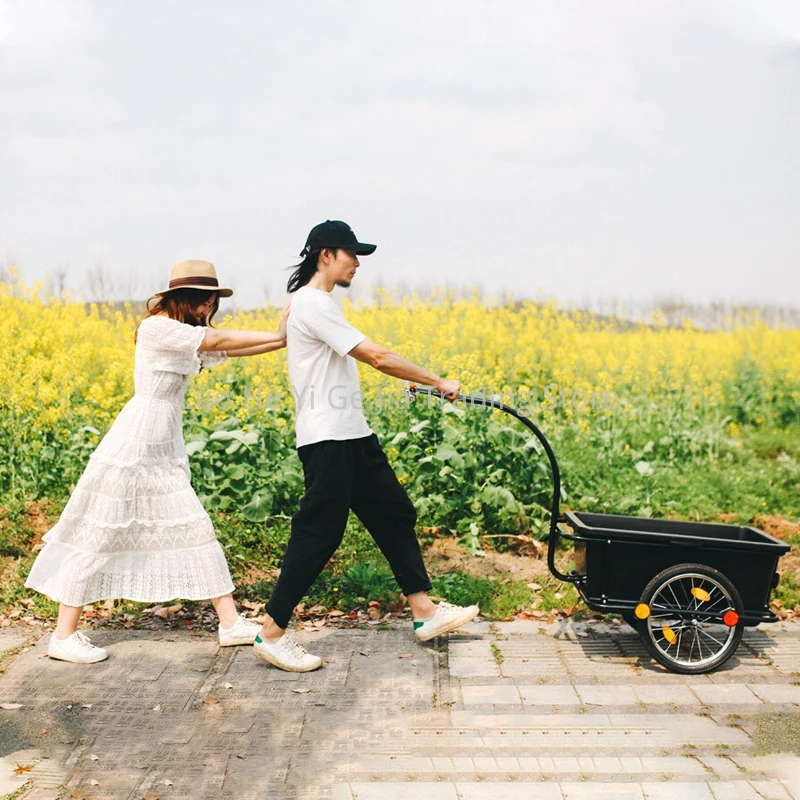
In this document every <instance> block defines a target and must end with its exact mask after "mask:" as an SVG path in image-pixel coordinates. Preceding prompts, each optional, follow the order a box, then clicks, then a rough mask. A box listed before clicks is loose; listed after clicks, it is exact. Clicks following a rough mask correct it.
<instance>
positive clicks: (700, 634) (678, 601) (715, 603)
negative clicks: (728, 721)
mask: <svg viewBox="0 0 800 800" xmlns="http://www.w3.org/2000/svg"><path fill="white" fill-rule="evenodd" d="M636 614H637V616H638V617H639V619H640V622H639V625H638V630H639V633H640V635H641V637H642V639H643V641H644V644H645V646H646V647H647V649H648V650H649V651H650V654H651V655H652V656H653V658H654V659H655V660H656V661H658V663H659V664H661V665H662V666H664V667H666V668H667V669H668V670H670V671H671V672H680V673H682V674H684V675H699V674H701V673H704V672H711V671H713V670H715V669H717V668H718V667H720V666H721V665H722V664H724V663H725V662H726V661H727V660H728V659H729V658H730V657H731V656H732V655H733V654H734V652H735V651H736V648H737V647H738V646H739V642H740V641H741V639H742V633H743V630H744V624H743V623H742V622H740V618H741V615H742V600H741V598H740V597H739V592H738V591H737V590H736V587H735V586H734V585H733V584H732V583H731V582H730V580H728V578H726V577H725V576H724V575H723V574H722V573H721V572H719V570H716V569H713V568H712V567H707V566H705V565H704V564H678V565H676V566H674V567H669V568H668V569H665V570H664V571H663V572H660V573H659V574H658V575H656V576H655V578H653V580H651V581H650V583H648V584H647V586H646V587H645V589H644V592H643V593H642V597H641V600H640V605H639V607H638V608H637V612H636Z"/></svg>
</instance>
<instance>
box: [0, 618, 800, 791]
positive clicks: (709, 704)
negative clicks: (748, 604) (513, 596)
mask: <svg viewBox="0 0 800 800" xmlns="http://www.w3.org/2000/svg"><path fill="white" fill-rule="evenodd" d="M46 638H47V637H45V638H44V639H42V640H41V641H40V642H39V643H38V644H37V645H36V646H35V647H34V648H32V649H31V650H29V651H27V652H24V653H23V654H22V655H20V656H18V657H17V659H16V661H15V662H14V663H13V664H12V665H11V666H10V667H9V669H8V670H7V672H6V673H5V674H4V675H2V676H0V702H6V703H21V704H22V705H23V708H21V709H19V710H16V711H2V710H0V756H4V757H5V758H4V760H3V761H2V763H0V796H2V793H3V792H10V791H12V790H13V789H14V788H15V787H17V786H20V785H22V783H23V782H24V781H25V780H28V781H29V782H28V784H27V786H28V789H27V792H26V793H25V794H24V795H23V797H24V798H25V799H26V800H53V799H54V798H60V797H65V798H66V797H71V796H75V795H74V794H73V793H74V792H75V791H76V790H77V796H78V797H85V798H87V800H89V799H90V798H98V800H99V798H114V800H133V799H134V798H141V797H144V795H145V794H146V793H148V792H151V793H153V794H154V795H155V796H157V797H159V798H161V799H162V800H166V799H167V798H176V799H177V798H184V799H185V800H206V798H207V799H208V800H212V798H213V799H214V800H217V798H225V799H228V798H230V800H250V799H251V798H252V800H256V799H258V800H265V799H266V798H268V799H269V800H273V799H275V800H281V799H282V798H287V799H288V798H292V799H293V800H294V798H322V797H329V798H334V800H383V799H384V798H391V800H404V798H409V800H428V799H429V798H430V800H488V798H491V800H517V798H525V800H529V799H530V798H533V799H534V800H538V799H541V800H550V799H551V798H552V799H553V800H556V799H558V800H584V799H585V798H603V800H609V799H610V798H647V800H661V798H669V800H694V799H695V798H697V800H701V799H702V800H728V798H736V799H737V800H738V798H741V799H742V800H745V799H749V798H782V799H783V800H788V799H789V798H795V800H800V766H799V765H800V757H799V754H800V624H788V623H787V624H782V625H776V626H764V627H763V628H762V629H758V630H754V631H748V632H747V633H746V634H745V637H744V640H743V644H742V646H741V647H740V649H739V652H738V654H737V656H735V657H734V658H733V659H732V660H731V661H730V662H729V664H728V665H726V667H725V668H723V669H722V670H721V671H719V672H717V673H714V674H712V675H710V676H699V677H684V676H678V675H673V674H670V673H667V672H665V671H664V670H663V669H661V668H660V667H658V666H657V665H655V664H653V663H652V662H651V661H650V659H649V658H648V656H647V655H646V653H645V651H644V648H643V646H642V645H641V644H640V641H639V639H638V637H637V636H636V635H635V634H634V633H633V632H632V631H631V629H630V628H628V627H627V626H625V625H622V626H619V627H615V626H606V625H599V624H598V625H579V624H578V625H572V624H571V623H556V624H554V625H552V626H549V627H547V626H545V625H540V624H538V623H532V622H512V623H499V624H489V623H479V624H474V625H472V626H471V627H470V629H469V630H468V631H467V632H466V633H463V634H460V635H454V636H451V637H450V638H449V640H446V639H442V640H439V641H436V642H433V643H429V644H427V645H419V644H417V643H416V642H415V641H414V640H413V636H412V634H411V631H410V630H409V629H408V628H403V629H402V630H392V631H378V630H375V629H370V630H344V629H342V630H333V629H329V628H323V629H322V630H320V631H319V632H317V633H314V634H310V633H306V632H300V633H299V634H298V638H300V639H301V640H302V641H304V642H305V643H306V644H307V645H308V646H309V648H310V649H311V650H312V651H313V652H316V653H319V654H320V655H322V656H323V658H324V659H325V662H326V663H325V667H324V669H323V670H321V671H320V672H317V673H311V674H306V675H297V674H290V673H284V672H280V671H278V670H276V669H273V668H271V667H269V666H267V665H266V664H264V663H263V662H261V661H259V660H257V659H256V658H255V657H254V656H253V654H252V652H251V651H250V649H249V648H225V649H220V648H218V647H217V646H216V644H215V642H214V641H213V639H212V638H211V637H209V636H207V635H199V636H195V635H192V634H190V633H187V632H180V633H171V632H170V633H167V632H164V633H153V632H149V631H148V632H144V631H138V632H136V631H124V632H121V631H120V632H118V631H111V630H109V631H98V632H96V634H95V635H94V637H93V638H94V640H95V641H96V643H98V644H101V645H103V646H108V647H109V648H110V651H111V654H112V657H111V658H110V659H109V660H108V661H107V662H104V663H102V664H97V665H93V666H91V667H82V666H79V665H73V664H65V663H60V662H53V661H50V660H49V659H47V658H42V657H40V656H41V654H42V653H43V652H44V650H45V647H46ZM409 654H410V656H409ZM400 656H403V657H400ZM298 690H300V691H298ZM306 690H307V691H306ZM214 701H216V702H214ZM45 730H46V733H43V731H45ZM780 751H793V752H794V753H795V755H792V754H791V752H784V753H783V754H777V753H779V752H780ZM770 753H771V754H770ZM18 765H23V766H32V769H31V770H30V771H29V772H26V773H24V774H22V775H13V774H12V769H13V767H14V766H18ZM168 782H169V783H168Z"/></svg>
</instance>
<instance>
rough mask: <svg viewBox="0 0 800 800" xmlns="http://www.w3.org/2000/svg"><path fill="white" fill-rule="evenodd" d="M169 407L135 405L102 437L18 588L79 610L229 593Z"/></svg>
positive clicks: (174, 410) (176, 412) (173, 408)
mask: <svg viewBox="0 0 800 800" xmlns="http://www.w3.org/2000/svg"><path fill="white" fill-rule="evenodd" d="M181 424H182V423H181V407H180V405H178V404H176V403H173V402H166V401H161V400H155V399H152V398H139V397H136V396H134V398H133V399H132V400H131V401H130V402H129V403H128V404H127V405H126V406H125V408H124V409H123V410H122V412H121V413H120V415H119V417H118V418H117V419H116V420H115V422H114V424H113V425H112V427H111V428H110V430H109V431H108V433H107V434H106V436H105V438H104V439H103V441H102V442H101V443H100V445H99V446H98V448H97V450H95V452H94V453H93V454H92V456H91V458H90V460H89V464H88V465H87V467H86V470H85V471H84V473H83V475H82V476H81V478H80V480H79V481H78V484H77V486H76V487H75V490H74V491H73V493H72V496H71V497H70V499H69V502H68V503H67V505H66V507H65V508H64V511H63V513H62V514H61V517H60V519H59V520H58V522H57V523H56V525H55V526H54V527H53V528H52V529H51V530H50V531H49V532H48V533H47V534H46V535H45V536H44V542H45V547H44V549H43V550H42V551H41V552H40V553H39V556H38V557H37V559H36V561H35V562H34V565H33V567H32V569H31V572H30V575H29V576H28V579H27V581H26V582H25V585H26V586H28V587H30V588H32V589H36V590H37V591H39V592H41V593H43V594H45V595H47V596H48V597H50V598H52V599H53V600H56V601H58V602H61V603H65V604H67V605H70V606H83V605H86V604H87V603H94V602H97V601H99V600H107V599H111V598H114V599H116V598H125V599H128V600H136V601H140V602H145V603H155V602H163V601H166V600H172V599H175V598H182V599H186V600H203V599H207V598H210V597H218V596H220V595H224V594H227V593H228V592H232V591H233V589H234V587H233V583H232V581H231V576H230V572H229V570H228V565H227V563H226V561H225V555H224V553H223V552H222V548H221V547H220V544H219V542H218V541H217V537H216V535H215V533H214V528H213V525H212V524H211V520H210V519H209V516H208V514H207V513H206V511H205V510H204V509H203V506H202V504H201V503H200V500H199V499H198V497H197V495H196V494H195V492H194V490H193V489H192V486H191V483H190V480H189V479H190V472H189V464H188V459H187V456H186V447H185V445H184V442H183V433H182V427H181Z"/></svg>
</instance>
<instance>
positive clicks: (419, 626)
mask: <svg viewBox="0 0 800 800" xmlns="http://www.w3.org/2000/svg"><path fill="white" fill-rule="evenodd" d="M479 611H480V609H479V608H478V606H454V605H451V604H450V603H445V602H441V603H439V605H438V606H437V607H436V613H435V614H434V615H433V616H432V617H431V618H430V619H415V620H414V633H416V634H417V639H419V640H420V641H421V642H427V641H428V640H429V639H435V638H436V637H437V636H441V635H442V634H443V633H450V631H454V630H455V629H456V628H460V627H461V626H462V625H466V624H467V623H468V622H472V620H473V619H475V617H477V616H478V612H479Z"/></svg>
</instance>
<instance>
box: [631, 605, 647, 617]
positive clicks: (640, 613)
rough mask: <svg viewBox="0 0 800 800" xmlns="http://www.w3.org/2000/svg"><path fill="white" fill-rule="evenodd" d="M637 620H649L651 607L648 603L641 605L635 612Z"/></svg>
mask: <svg viewBox="0 0 800 800" xmlns="http://www.w3.org/2000/svg"><path fill="white" fill-rule="evenodd" d="M633 613H634V614H635V615H636V618H637V619H647V618H648V617H649V616H650V606H648V605H647V603H639V605H638V606H636V608H635V609H634V610H633Z"/></svg>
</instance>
